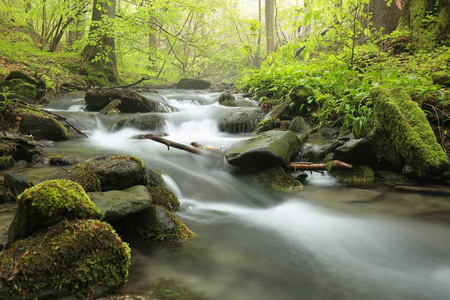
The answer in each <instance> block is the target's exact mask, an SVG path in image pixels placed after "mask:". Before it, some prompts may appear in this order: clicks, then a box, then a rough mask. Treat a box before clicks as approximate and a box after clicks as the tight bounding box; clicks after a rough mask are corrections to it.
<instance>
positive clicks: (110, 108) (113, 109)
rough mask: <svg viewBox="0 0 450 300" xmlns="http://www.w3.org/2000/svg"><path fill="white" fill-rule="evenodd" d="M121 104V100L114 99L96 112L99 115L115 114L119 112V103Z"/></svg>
mask: <svg viewBox="0 0 450 300" xmlns="http://www.w3.org/2000/svg"><path fill="white" fill-rule="evenodd" d="M120 104H122V100H119V99H114V100H112V101H111V102H109V103H108V105H106V106H105V107H103V108H102V109H101V110H100V111H99V112H98V114H99V115H115V114H119V113H120V110H119V105H120Z"/></svg>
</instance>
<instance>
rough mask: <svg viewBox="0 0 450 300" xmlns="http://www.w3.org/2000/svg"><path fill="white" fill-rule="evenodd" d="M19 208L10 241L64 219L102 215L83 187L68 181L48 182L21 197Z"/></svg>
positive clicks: (11, 227)
mask: <svg viewBox="0 0 450 300" xmlns="http://www.w3.org/2000/svg"><path fill="white" fill-rule="evenodd" d="M18 202H19V207H18V210H17V213H16V215H15V218H14V221H13V222H12V224H11V226H10V228H9V232H8V242H12V241H15V240H20V239H23V238H25V237H27V236H29V235H30V234H32V233H34V232H36V231H38V230H39V229H42V228H45V227H48V226H49V225H52V224H55V223H57V222H59V221H61V220H63V219H76V218H101V216H102V214H101V212H100V209H99V208H98V207H97V206H96V205H95V204H94V203H92V201H91V200H90V199H89V197H88V196H87V194H86V192H85V191H84V190H83V188H82V187H81V186H80V185H78V184H77V183H75V182H73V181H70V180H65V179H58V180H49V181H44V182H42V183H40V184H38V185H35V186H33V187H31V188H29V189H27V190H25V191H24V192H23V193H22V194H21V195H20V196H19V197H18Z"/></svg>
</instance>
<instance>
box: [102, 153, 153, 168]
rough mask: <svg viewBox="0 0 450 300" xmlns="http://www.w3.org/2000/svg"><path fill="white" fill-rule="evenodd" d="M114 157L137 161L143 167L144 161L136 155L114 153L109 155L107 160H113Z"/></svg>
mask: <svg viewBox="0 0 450 300" xmlns="http://www.w3.org/2000/svg"><path fill="white" fill-rule="evenodd" d="M115 159H125V160H128V161H135V162H137V163H138V164H139V165H140V166H141V167H142V168H145V164H144V161H143V160H142V159H140V158H139V157H137V156H132V155H116V156H112V157H109V158H108V160H115Z"/></svg>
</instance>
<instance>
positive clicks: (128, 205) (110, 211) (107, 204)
mask: <svg viewBox="0 0 450 300" xmlns="http://www.w3.org/2000/svg"><path fill="white" fill-rule="evenodd" d="M88 196H89V198H91V200H92V202H93V203H94V204H95V205H96V206H97V207H98V208H99V209H100V211H101V212H102V213H103V215H104V216H105V217H104V220H105V221H107V222H111V221H114V220H117V219H120V218H123V217H126V216H128V215H131V214H134V213H137V212H139V211H141V210H144V209H147V208H149V207H150V205H152V196H151V195H150V193H149V192H148V191H147V189H146V188H145V186H143V185H136V186H133V187H130V188H128V189H125V190H123V191H116V190H113V191H107V192H90V193H88Z"/></svg>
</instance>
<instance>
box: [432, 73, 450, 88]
mask: <svg viewBox="0 0 450 300" xmlns="http://www.w3.org/2000/svg"><path fill="white" fill-rule="evenodd" d="M431 78H432V79H433V83H434V84H439V85H442V86H446V87H450V73H449V72H445V71H440V72H435V73H433V74H431Z"/></svg>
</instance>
